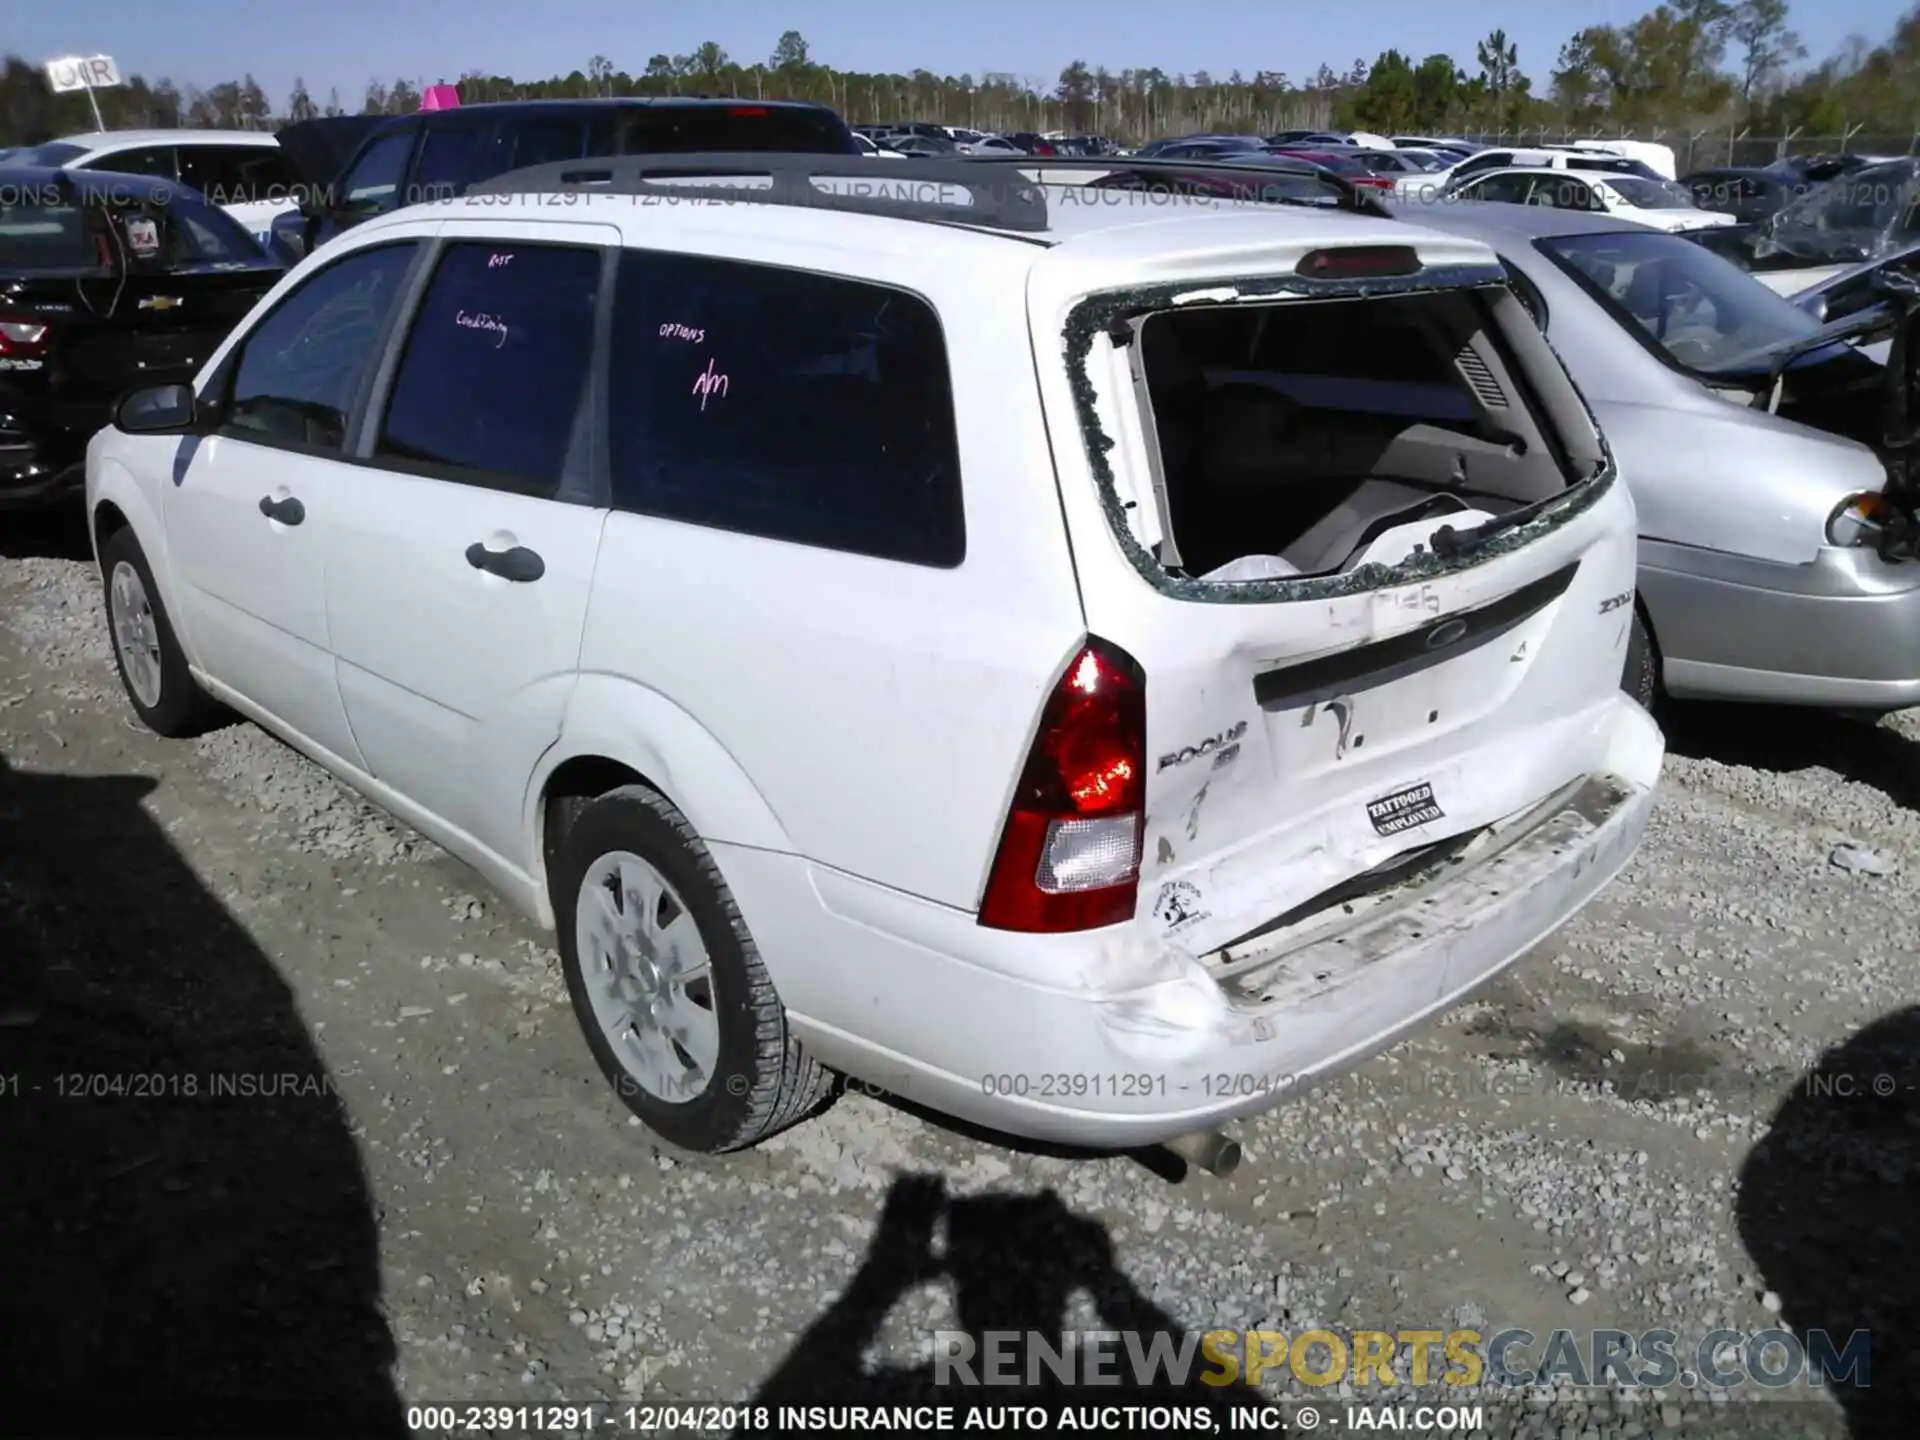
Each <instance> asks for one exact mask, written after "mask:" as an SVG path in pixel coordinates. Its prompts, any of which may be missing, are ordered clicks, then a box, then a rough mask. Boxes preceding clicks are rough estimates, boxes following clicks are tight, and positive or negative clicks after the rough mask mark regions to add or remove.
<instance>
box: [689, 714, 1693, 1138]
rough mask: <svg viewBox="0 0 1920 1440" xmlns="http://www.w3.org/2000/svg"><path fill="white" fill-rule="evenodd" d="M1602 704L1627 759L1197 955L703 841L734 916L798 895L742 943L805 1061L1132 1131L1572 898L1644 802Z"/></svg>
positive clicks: (1352, 1019) (1286, 1061) (1374, 1024)
mask: <svg viewBox="0 0 1920 1440" xmlns="http://www.w3.org/2000/svg"><path fill="white" fill-rule="evenodd" d="M1620 706H1621V709H1620V711H1618V712H1616V715H1615V721H1614V723H1615V724H1617V725H1618V726H1620V727H1621V728H1622V729H1623V730H1627V731H1632V732H1635V733H1633V734H1632V735H1631V738H1628V737H1627V736H1624V735H1623V736H1621V737H1620V738H1621V741H1622V743H1621V745H1620V746H1619V748H1618V750H1617V751H1616V753H1620V754H1628V753H1631V754H1633V755H1634V756H1635V757H1636V759H1635V763H1633V764H1632V765H1631V766H1630V767H1628V768H1632V769H1633V770H1634V771H1635V774H1636V777H1637V778H1634V779H1628V778H1624V777H1622V776H1620V775H1617V774H1614V773H1611V772H1609V771H1606V770H1600V771H1596V772H1595V773H1591V774H1588V775H1586V776H1583V777H1582V778H1581V779H1579V780H1577V781H1576V782H1574V783H1573V784H1572V785H1570V786H1568V787H1567V788H1566V789H1564V790H1562V791H1561V792H1560V793H1558V794H1557V795H1555V796H1553V797H1551V798H1550V799H1549V800H1547V801H1546V802H1543V803H1542V804H1539V805H1537V806H1535V807H1533V808H1532V809H1530V810H1529V811H1528V812H1526V813H1524V814H1522V815H1520V816H1516V817H1512V818H1511V819H1510V820H1509V821H1507V822H1505V823H1504V824H1503V826H1501V827H1496V828H1495V829H1494V830H1493V831H1492V833H1490V834H1488V835H1486V836H1484V837H1482V839H1481V840H1480V841H1478V842H1476V844H1475V846H1474V847H1473V848H1472V849H1471V850H1469V851H1467V852H1463V853H1461V854H1460V855H1459V856H1458V857H1457V858H1456V859H1452V860H1449V861H1447V862H1443V863H1442V864H1441V865H1439V866H1438V867H1437V869H1436V871H1435V873H1431V874H1415V875H1412V876H1409V877H1405V878H1403V879H1401V880H1400V881H1399V882H1398V883H1397V884H1396V885H1395V886H1394V887H1393V888H1392V889H1391V891H1389V892H1388V893H1386V894H1385V895H1384V896H1383V897H1380V898H1377V899H1376V900H1375V901H1374V902H1373V903H1372V904H1371V905H1355V906H1353V907H1351V909H1352V913H1348V911H1347V910H1346V909H1345V908H1343V907H1340V906H1335V907H1334V911H1335V912H1336V913H1335V914H1334V915H1332V916H1330V917H1322V918H1319V919H1317V920H1309V921H1304V922H1301V923H1300V924H1298V925H1295V926H1292V927H1289V928H1288V929H1287V930H1285V931H1282V932H1275V933H1273V934H1270V935H1268V936H1265V937H1262V939H1261V940H1260V941H1259V942H1257V943H1256V945H1255V946H1252V947H1249V948H1247V949H1244V950H1239V951H1236V950H1235V949H1234V947H1228V949H1227V950H1223V951H1221V952H1218V953H1217V954H1215V955H1212V956H1195V955H1192V954H1188V953H1185V952H1182V951H1180V950H1178V949H1177V947H1171V946H1169V945H1168V944H1167V942H1165V941H1164V940H1160V941H1153V942H1148V941H1145V940H1143V939H1141V938H1139V936H1138V927H1135V926H1116V927H1113V928H1112V929H1111V930H1108V931H1103V932H1093V933H1092V934H1090V935H1087V936H1047V937H1009V936H1007V935H1005V934H1004V933H1002V932H994V931H983V930H981V929H980V928H979V927H978V926H977V925H976V924H975V923H974V921H973V917H972V916H969V915H965V914H963V913H962V912H958V911H954V910H950V909H948V908H946V907H935V906H931V905H929V904H928V903H927V902H925V901H923V900H918V899H915V898H913V897H907V896H902V895H901V894H900V893H899V892H897V891H892V890H887V889H884V888H883V887H879V886H874V885H871V884H868V883H867V882H865V881H860V880H857V879H854V878H853V877H850V876H846V875H844V874H842V873H840V872H832V871H826V870H823V869H821V868H820V867H817V866H809V865H807V863H806V862H805V861H802V860H798V859H797V858H796V857H776V856H770V855H768V854H766V852H762V851H750V850H746V849H744V848H742V847H734V846H728V845H724V844H716V845H714V846H713V847H712V848H713V850H714V854H715V858H716V860H717V861H718V863H719V865H720V867H721V870H722V871H723V873H725V875H726V876H727V879H728V881H729V883H730V885H731V886H732V888H733V889H734V892H735V898H736V899H737V900H738V902H739V904H740V907H741V910H742V912H743V914H744V916H745V918H746V920H747V923H748V924H749V926H751V927H754V928H755V929H757V930H760V932H761V933H767V934H771V933H776V931H775V930H774V929H772V928H762V926H761V922H760V919H759V918H758V917H760V916H762V915H766V916H769V917H773V916H774V915H775V914H776V912H777V911H780V910H784V911H785V912H786V913H785V914H784V915H781V916H779V917H778V923H779V924H780V925H781V926H783V927H784V926H785V925H786V924H787V923H788V922H791V921H795V920H800V919H802V916H801V915H800V914H799V913H798V912H801V911H804V912H806V913H805V915H804V928H805V929H807V930H810V931H811V937H812V940H813V942H814V943H813V944H812V945H809V946H808V947H807V949H808V950H810V951H811V952H812V953H807V954H803V953H800V952H799V950H798V949H797V947H796V949H793V950H787V949H783V950H782V951H780V952H774V951H764V952H763V955H764V958H765V960H766V963H767V965H768V968H769V970H770V971H771V972H772V973H773V979H774V983H775V985H776V986H777V987H778V988H779V990H780V993H781V996H782V998H783V999H784V1000H785V1001H786V1004H787V1008H788V1013H789V1020H790V1022H791V1024H792V1028H793V1030H794V1032H795V1034H796V1036H797V1037H798V1038H799V1039H801V1040H802V1042H803V1043H805V1044H806V1045H807V1046H808V1048H809V1049H810V1050H811V1051H812V1052H813V1053H814V1054H815V1055H816V1056H817V1057H818V1058H819V1059H820V1060H822V1061H823V1062H825V1063H826V1064H829V1065H832V1066H834V1067H835V1068H837V1069H841V1070H844V1071H846V1072H848V1073H850V1074H852V1075H855V1076H858V1077H860V1078H861V1079H862V1080H864V1081H866V1082H869V1083H870V1084H871V1085H873V1086H875V1087H878V1088H882V1089H884V1090H886V1091H888V1092H891V1093H893V1094H897V1095H899V1096H901V1097H903V1098H905V1099H908V1100H912V1101H915V1102H917V1103H921V1104H924V1105H927V1106H929V1107H931V1108H934V1109H937V1110H940V1111H942V1112H944V1113H947V1114H951V1115H957V1116H960V1117H962V1118H964V1119H967V1120H970V1121H973V1122H975V1123H978V1124H982V1125H987V1126H991V1127H993V1128H994V1129H997V1130H1001V1131H1005V1132H1008V1133H1012V1134H1016V1135H1024V1136H1030V1137H1033V1138H1037V1139H1044V1140H1050V1141H1054V1142H1058V1143H1063V1144H1072V1145H1085V1146H1114V1147H1126V1146H1137V1145H1148V1144H1154V1143H1158V1142H1160V1141H1163V1140H1167V1139H1171V1138H1172V1137H1174V1136H1176V1135H1179V1134H1181V1133H1183V1132H1186V1131H1190V1130H1196V1129H1201V1128H1204V1127H1207V1126H1213V1125H1219V1124H1222V1123H1224V1122H1227V1121H1231V1120H1234V1119H1238V1118H1242V1117H1245V1116H1247V1115H1251V1114H1255V1113H1257V1112H1259V1111H1263V1110H1266V1109H1269V1108H1272V1107H1273V1106H1275V1105H1277V1104H1281V1103H1283V1102H1284V1101H1285V1100H1286V1099H1287V1098H1288V1097H1289V1096H1292V1095H1295V1094H1298V1093H1299V1092H1301V1091H1302V1090H1304V1089H1305V1088H1307V1087H1308V1086H1310V1085H1311V1084H1312V1083H1314V1082H1315V1081H1318V1080H1320V1079H1323V1078H1325V1077H1328V1076H1330V1075H1333V1074H1336V1073H1338V1072H1339V1071H1341V1070H1343V1069H1346V1068H1348V1067H1350V1066H1352V1065H1354V1064H1357V1063H1359V1062H1360V1061H1362V1060H1364V1059H1366V1058H1368V1057H1369V1056H1371V1055H1373V1054H1375V1053H1377V1052H1378V1051H1380V1050H1382V1049H1384V1048H1386V1047H1388V1046H1390V1045H1392V1044H1394V1043H1395V1042H1397V1041H1398V1040H1399V1039H1400V1038H1401V1037H1403V1036H1404V1035H1405V1034H1407V1033H1408V1032H1409V1031H1411V1030H1413V1029H1415V1028H1416V1027H1418V1026H1419V1025H1420V1024H1422V1023H1423V1022H1424V1021H1426V1020H1427V1019H1428V1018H1430V1017H1431V1016H1433V1015H1434V1014H1435V1013H1437V1012H1439V1011H1441V1010H1443V1009H1445V1008H1447V1007H1449V1006H1451V1005H1453V1004H1455V1003H1456V1002H1458V1001H1459V1000H1460V999H1462V998H1463V997H1464V996H1466V995H1467V994H1469V993H1470V992H1471V991H1473V990H1475V989H1476V988H1478V987H1479V986H1481V985H1483V984H1485V983H1486V982H1487V981H1488V980H1490V979H1491V978H1492V977H1493V976H1495V975H1497V974H1498V973H1499V972H1500V971H1501V970H1503V969H1505V968H1506V967H1507V966H1509V965H1510V964H1512V963H1513V962H1514V961H1515V960H1517V959H1519V958H1520V957H1521V956H1522V955H1524V954H1525V953H1526V952H1527V951H1528V950H1529V949H1531V948H1532V947H1533V946H1534V945H1535V944H1537V943H1538V942H1539V941H1541V940H1542V939H1544V938H1545V937H1546V936H1548V935H1549V934H1551V933H1552V932H1553V931H1554V930H1556V929H1558V928H1559V927H1560V926H1561V925H1562V924H1564V923H1565V922H1566V921H1567V920H1569V919H1570V918H1572V916H1573V915H1575V914H1576V913H1577V912H1578V911H1579V910H1580V909H1581V907H1583V906H1584V905H1585V904H1586V903H1587V902H1588V901H1589V900H1591V899H1592V898H1593V897H1594V895H1595V894H1597V893H1598V892H1599V891H1600V890H1601V889H1602V888H1603V887H1604V886H1605V885H1606V884H1607V883H1608V881H1610V880H1611V879H1612V878H1613V877H1614V875H1615V874H1617V873H1618V872H1619V870H1620V868H1621V867H1622V866H1623V865H1625V864H1626V862H1627V860H1628V859H1629V858H1630V857H1631V856H1632V854H1633V852H1634V849H1635V848H1636V846H1637V845H1638V843H1639V840H1640V835H1641V832H1642V830H1643V829H1644V828H1645V825H1646V821H1647V816H1648V814H1649V812H1650V811H1651V809H1652V805H1653V780H1654V777H1655V775H1656V774H1657V766H1658V756H1659V753H1660V749H1661V742H1660V739H1659V733H1658V730H1657V729H1656V728H1655V727H1654V725H1653V722H1652V721H1651V720H1650V719H1649V718H1648V717H1647V716H1646V714H1645V712H1643V711H1641V710H1639V708H1638V707H1637V706H1633V705H1631V703H1630V702H1627V701H1625V700H1624V698H1622V700H1621V701H1620ZM1649 758H1650V759H1651V762H1652V764H1651V767H1649V766H1648V764H1647V763H1646V762H1647V760H1648V759H1649ZM787 860H790V861H792V863H793V865H794V866H796V867H798V869H797V870H790V869H789V867H788V866H786V865H785V864H783V863H782V862H783V861H787ZM796 881H801V882H803V883H804V887H805V891H806V893H805V894H802V893H799V892H798V891H797V890H796V889H795V882H796ZM788 933H792V932H791V931H789V932H788ZM1023 943H1024V944H1025V945H1026V946H1027V947H1028V948H1027V949H1026V950H1025V952H1024V953H1022V954H1016V955H1009V954H1008V953H1005V949H1004V947H1006V946H1007V945H1009V944H1023ZM989 946H999V947H1001V950H1000V952H999V953H995V952H993V951H990V950H989V949H988V948H987V947H989ZM1016 968H1017V969H1019V970H1021V971H1023V972H1024V973H1010V972H1011V971H1013V970H1015V969H1016ZM1121 976H1126V977H1128V978H1127V979H1126V981H1125V983H1120V982H1119V981H1118V979H1117V977H1121Z"/></svg>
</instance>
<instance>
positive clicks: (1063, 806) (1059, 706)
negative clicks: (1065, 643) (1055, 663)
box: [980, 639, 1147, 934]
mask: <svg viewBox="0 0 1920 1440" xmlns="http://www.w3.org/2000/svg"><path fill="white" fill-rule="evenodd" d="M1146 791H1147V690H1146V678H1145V676H1144V675H1143V674H1142V673H1141V670H1140V666H1139V665H1138V664H1137V663H1136V662H1135V661H1134V660H1133V658H1132V657H1131V656H1129V655H1128V654H1126V652H1124V651H1122V650H1120V649H1118V648H1116V647H1114V646H1112V645H1108V644H1107V643H1106V642H1104V641H1101V640H1097V639H1090V640H1088V642H1087V643H1086V645H1085V646H1084V647H1082V649H1081V651H1080V653H1079V654H1078V655H1076V656H1075V657H1074V660H1073V663H1072V664H1070V665H1069V666H1067V669H1066V673H1065V674H1064V675H1062V676H1061V677H1060V682H1059V684H1058V685H1056V686H1055V687H1054V691H1053V694H1052V695H1051V696H1049V697H1048V700H1047V704H1046V709H1045V710H1044V711H1043V712H1042V714H1041V717H1040V732H1039V734H1038V735H1036V736H1035V737H1034V742H1033V749H1032V751H1031V752H1030V753H1029V754H1028V756H1027V763H1026V768H1025V769H1024V770H1023V771H1022V772H1021V775H1020V783H1019V785H1018V787H1017V788H1016V789H1015V791H1014V796H1013V805H1012V808H1011V811H1010V812H1009V814H1008V816H1007V824H1006V829H1005V830H1004V831H1003V832H1002V833H1001V836H1000V849H999V852H998V853H997V854H996V855H995V856H994V861H993V869H992V871H991V872H990V873H989V875H988V876H987V889H986V894H985V896H984V897H983V898H982V900H981V904H980V923H981V924H982V925H986V926H989V927H991V928H993V929H996V930H1022V931H1027V932H1030V933H1047V934H1058V933H1061V932H1064V931H1070V930H1092V929H1095V928H1097V927H1099V926H1102V925H1117V924H1119V923H1121V922H1122V921H1125V920H1131V919H1132V918H1133V914H1134V910H1135V907H1136V905H1137V902H1138V895H1139V886H1140V842H1141V835H1142V832H1143V830H1144V828H1145V824H1146Z"/></svg>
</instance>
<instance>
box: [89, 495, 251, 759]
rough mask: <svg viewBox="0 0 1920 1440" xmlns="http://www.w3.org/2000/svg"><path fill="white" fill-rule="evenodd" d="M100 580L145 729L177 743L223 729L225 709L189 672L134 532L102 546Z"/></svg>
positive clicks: (124, 676)
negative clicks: (217, 727) (215, 729)
mask: <svg viewBox="0 0 1920 1440" xmlns="http://www.w3.org/2000/svg"><path fill="white" fill-rule="evenodd" d="M100 578H101V582H102V584H103V587H104V589H105V591H106V607H107V640H108V643H109V644H111V645H112V646H113V664H114V668H115V669H116V670H118V671H119V672H120V688H121V689H123V690H124V691H125V692H126V695H127V703H128V704H130V705H132V706H133V712H134V714H136V715H138V716H139V717H140V723H141V724H143V725H145V726H146V727H147V728H148V729H149V730H151V731H153V732H154V733H155V734H156V735H165V736H167V737H168V738H170V739H176V740H180V739H186V738H188V737H189V736H193V735H199V734H203V733H204V732H206V731H208V730H211V729H213V728H215V727H216V726H218V725H220V724H221V723H222V722H223V721H224V720H225V719H226V717H227V712H226V709H225V707H223V706H222V705H221V704H220V702H219V701H217V700H215V699H214V698H213V697H212V696H211V695H209V694H207V692H206V691H204V690H202V689H201V688H200V682H199V681H197V680H195V679H194V678H193V672H192V671H191V670H189V669H188V668H187V656H186V652H185V651H183V650H182V649H181V648H180V640H179V637H177V636H176V635H175V634H174V631H173V622H172V620H171V619H169V618H168V616H167V609H166V606H165V605H163V604H162V603H161V601H160V587H159V586H157V585H155V584H154V583H153V570H152V567H150V566H149V565H148V564H147V557H146V554H145V553H144V552H143V551H142V550H141V549H140V542H139V541H138V540H136V539H135V538H134V535H133V531H132V530H131V529H127V528H123V529H120V530H116V531H114V532H113V533H112V534H111V535H109V536H107V538H106V539H105V540H104V541H102V542H101V545H100Z"/></svg>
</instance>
